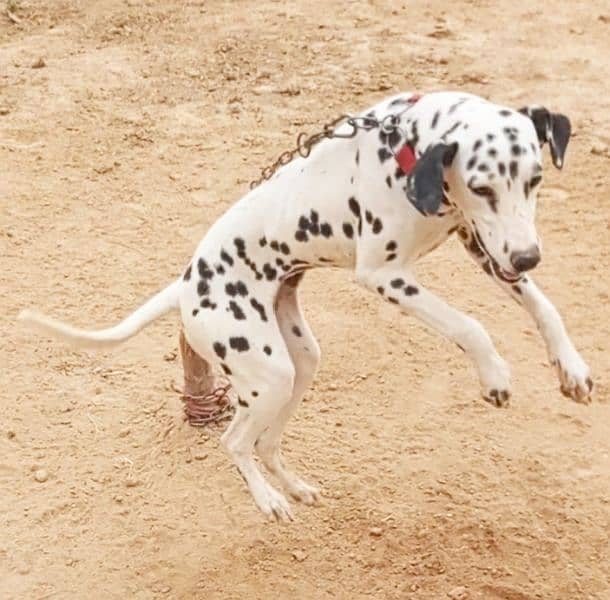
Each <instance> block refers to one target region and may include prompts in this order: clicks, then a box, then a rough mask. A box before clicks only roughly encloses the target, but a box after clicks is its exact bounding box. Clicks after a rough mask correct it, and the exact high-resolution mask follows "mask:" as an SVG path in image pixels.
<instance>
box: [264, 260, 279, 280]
mask: <svg viewBox="0 0 610 600" xmlns="http://www.w3.org/2000/svg"><path fill="white" fill-rule="evenodd" d="M263 273H264V274H265V277H266V278H267V281H273V280H274V279H275V278H276V277H277V269H274V268H273V267H272V266H271V265H270V264H269V263H265V264H264V266H263Z"/></svg>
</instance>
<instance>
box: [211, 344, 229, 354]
mask: <svg viewBox="0 0 610 600" xmlns="http://www.w3.org/2000/svg"><path fill="white" fill-rule="evenodd" d="M213 348H214V352H216V355H217V356H218V357H220V358H224V357H225V356H226V355H227V347H226V346H225V345H224V344H221V343H220V342H214V346H213Z"/></svg>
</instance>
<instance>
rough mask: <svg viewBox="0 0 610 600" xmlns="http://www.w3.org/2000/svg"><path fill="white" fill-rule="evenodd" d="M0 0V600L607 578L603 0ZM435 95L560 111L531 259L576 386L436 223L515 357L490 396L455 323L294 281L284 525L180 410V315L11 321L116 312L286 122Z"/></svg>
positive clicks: (551, 587) (552, 591)
mask: <svg viewBox="0 0 610 600" xmlns="http://www.w3.org/2000/svg"><path fill="white" fill-rule="evenodd" d="M11 4H12V5H15V6H16V8H15V10H14V14H15V16H16V17H17V18H18V19H19V20H20V22H19V23H13V22H11V20H9V18H8V17H7V16H6V12H5V11H4V6H5V3H4V2H1V3H0V8H1V9H2V10H1V13H2V14H0V44H1V51H0V165H1V171H0V204H1V221H0V282H1V287H0V298H1V301H2V311H1V313H0V328H1V329H0V331H1V332H2V339H1V341H0V361H1V362H0V364H2V367H3V368H2V372H1V377H2V384H1V389H0V393H1V404H0V409H1V414H2V419H1V435H0V486H1V493H0V524H1V526H0V597H2V598H7V599H8V598H11V599H12V598H15V599H32V600H36V599H42V598H70V599H72V598H84V597H89V598H137V599H144V598H184V599H187V598H188V599H190V598H231V599H233V598H236V599H237V598H250V599H257V598H269V597H275V598H330V597H334V598H350V599H351V598H368V597H371V598H382V599H394V598H422V599H442V598H447V597H449V598H453V599H454V600H465V599H469V600H470V599H491V600H495V599H503V600H530V599H534V598H540V599H544V600H555V599H593V598H595V599H608V598H610V589H609V587H610V584H609V581H608V573H609V572H610V559H609V555H610V552H609V551H610V548H609V542H608V539H609V533H610V380H609V375H608V369H609V367H610V361H609V358H608V353H607V350H608V348H607V344H608V338H609V336H610V305H609V303H608V293H609V290H608V281H609V278H608V267H609V266H610V264H609V263H610V261H609V246H608V235H609V221H608V219H609V217H608V198H609V196H608V186H609V184H610V177H609V175H608V173H609V166H610V162H609V156H608V151H607V147H608V144H609V143H610V112H609V110H608V81H610V62H609V61H608V56H610V42H609V39H610V6H609V5H608V3H607V0H587V1H586V2H584V1H573V2H563V3H553V6H552V9H551V7H550V6H549V8H544V9H543V8H539V9H537V8H533V7H535V6H537V5H536V4H535V3H532V2H530V1H526V0H513V1H512V2H493V1H492V0H454V1H452V2H451V3H449V2H440V1H438V0H432V1H428V2H424V1H423V0H414V1H412V2H408V3H407V2H404V3H400V2H398V3H395V2H394V3H392V2H382V1H380V0H369V1H368V2H364V1H354V2H349V1H347V0H327V1H326V2H324V3H322V2H319V3H318V2H311V1H309V2H306V1H304V0H299V1H296V2H277V1H272V0H261V1H260V2H232V3H231V2H221V1H217V0H208V1H205V2H204V1H178V0H167V1H165V2H160V1H152V0H148V1H135V0H99V1H97V2H88V1H85V0H71V1H68V0H49V1H46V2H39V1H35V0H15V1H14V2H12V3H11ZM41 58H42V60H43V63H44V66H42V65H41V63H40V62H39V59H41ZM37 63H38V64H37ZM34 66H38V67H40V68H34ZM440 88H460V89H465V90H468V91H471V92H474V93H480V94H483V95H486V96H489V97H492V98H494V99H496V100H497V101H501V102H505V103H507V104H510V105H513V106H515V107H518V106H520V105H523V104H526V103H529V102H539V103H544V104H546V105H547V106H549V107H551V108H553V109H554V110H559V111H562V112H565V113H567V114H568V115H570V116H571V117H572V120H573V124H574V128H575V137H574V139H573V141H572V144H571V147H570V149H569V154H568V162H567V165H566V168H565V170H564V171H563V172H562V173H556V172H552V169H548V171H547V177H546V182H545V185H544V189H543V192H542V195H541V200H540V209H539V227H540V230H541V232H542V234H543V236H544V241H545V252H544V260H543V263H542V265H541V266H540V267H539V269H538V274H537V279H538V281H539V282H540V284H541V285H542V287H543V288H544V289H545V290H546V291H547V292H548V294H549V296H550V297H551V298H552V299H553V300H554V301H555V302H556V304H557V306H558V307H559V309H560V310H561V312H562V313H563V315H564V316H565V320H566V323H567V325H568V327H569V329H570V331H571V333H572V335H573V338H574V340H575V342H576V344H577V346H578V347H579V348H580V349H581V351H582V352H583V354H584V356H585V358H586V359H587V360H588V361H589V362H590V364H591V366H592V368H593V371H594V374H595V378H596V384H597V388H596V393H595V399H594V403H593V404H592V405H590V406H580V405H576V404H573V403H570V402H569V401H567V400H565V399H564V398H563V397H562V396H561V395H560V394H559V391H558V385H557V382H556V381H555V376H554V373H553V371H552V370H551V369H550V368H549V365H548V363H547V360H546V353H545V350H544V347H543V344H542V342H541V340H540V339H539V336H538V335H537V332H536V330H535V327H534V326H533V325H532V323H531V321H530V320H529V318H528V317H527V316H526V315H525V314H524V313H522V312H521V311H520V309H519V308H518V307H517V306H516V305H514V304H513V303H512V301H510V300H509V299H508V298H506V297H505V296H504V295H503V294H502V292H501V291H500V290H499V289H496V288H495V287H494V286H493V284H491V283H490V282H489V281H488V280H487V278H486V277H485V276H484V275H483V274H482V273H479V272H478V271H477V268H476V267H475V266H474V264H471V263H470V262H469V260H468V259H467V258H466V256H465V253H464V252H463V251H462V249H461V248H460V247H459V245H458V244H457V243H455V241H451V242H449V243H448V244H446V245H445V246H444V247H442V248H440V249H439V250H438V251H436V252H435V253H434V254H433V255H432V256H430V257H429V258H428V259H426V260H425V261H424V262H423V263H422V266H421V268H420V269H419V274H420V277H421V279H422V281H423V282H424V283H426V284H427V285H429V286H430V287H431V288H432V289H435V290H437V291H438V292H439V293H441V294H442V295H443V296H444V297H445V298H448V299H451V301H452V302H453V303H454V304H455V305H456V306H458V307H460V308H462V309H464V310H467V311H468V312H470V313H471V314H473V315H475V316H477V317H478V318H480V319H481V320H482V322H483V323H484V324H485V325H486V326H487V327H488V328H489V330H490V332H491V334H492V336H493V337H494V339H495V340H496V341H497V344H498V347H499V349H500V350H501V352H502V353H503V355H504V356H505V357H506V358H507V359H508V360H509V361H510V362H511V364H512V367H513V373H514V401H513V403H512V407H511V408H510V410H508V411H498V410H494V409H492V408H490V407H489V406H487V405H486V404H484V403H483V402H482V401H481V400H479V390H478V383H477V380H476V375H475V373H474V370H473V368H472V367H471V366H470V365H469V364H467V362H466V361H465V359H464V358H463V356H462V355H461V353H459V352H457V351H456V349H455V347H454V346H453V345H452V344H449V343H448V342H445V341H444V340H442V339H440V338H439V337H437V336H436V335H434V334H432V333H429V332H428V331H426V330H425V329H424V328H423V327H421V326H420V325H419V324H418V323H417V322H415V321H414V320H413V319H409V318H406V317H401V316H400V315H399V314H398V312H397V311H396V310H395V309H394V308H393V307H391V306H385V305H383V304H381V303H380V302H379V301H378V300H376V299H375V298H374V297H372V296H369V295H368V294H366V293H365V292H363V291H361V290H360V289H359V288H358V287H356V286H355V285H354V283H353V281H352V280H351V276H350V275H349V274H346V273H344V272H340V271H336V272H335V271H331V270H329V271H328V272H320V273H313V274H312V275H310V276H308V277H307V278H306V282H305V284H304V290H303V295H304V303H305V306H306V312H307V315H308V317H309V319H310V321H311V323H312V325H313V328H314V330H315V331H317V333H318V334H319V338H320V342H321V345H322V348H323V351H324V357H323V363H322V366H321V370H320V373H319V376H318V378H317V380H316V383H315V386H314V388H313V389H312V390H311V391H310V392H309V393H308V394H307V397H306V401H305V402H304V404H303V406H302V408H301V410H300V411H299V413H298V416H297V417H296V418H295V419H294V421H293V422H292V423H291V426H290V431H289V433H288V435H287V437H286V444H285V455H286V457H287V459H288V461H289V462H290V463H292V464H293V465H295V466H296V467H297V468H298V469H299V470H300V471H301V472H302V474H303V475H304V476H305V477H306V479H308V480H311V481H312V482H317V483H318V484H320V486H321V488H322V490H323V493H324V502H323V504H322V505H321V506H320V507H318V508H307V507H301V506H295V507H294V509H295V512H296V522H295V523H293V524H291V525H287V526H280V525H277V524H272V523H265V522H264V521H263V519H262V518H261V515H260V514H259V513H258V512H257V511H256V509H255V507H254V504H253V502H252V501H251V499H250V497H249V495H248V493H247V492H246V490H245V487H244V485H243V483H242V481H241V479H240V478H239V476H238V475H237V474H236V473H235V470H234V469H233V468H232V467H231V466H230V463H229V461H228V459H227V458H226V457H225V455H224V453H223V452H222V451H221V450H220V449H219V447H218V444H217V438H218V432H217V431H211V432H207V433H206V432H203V431H200V430H195V429H193V428H190V427H188V426H186V425H183V424H181V421H180V402H179V399H178V397H177V395H176V394H175V393H174V392H173V391H172V389H171V384H172V381H176V382H180V379H181V367H180V364H179V360H178V359H176V352H177V342H178V336H177V334H178V321H177V319H176V318H168V319H165V320H163V321H161V322H159V323H157V324H155V325H154V326H152V327H150V328H148V329H147V330H146V331H145V332H143V333H142V334H141V335H140V336H139V337H137V338H136V339H134V340H132V341H130V342H129V343H127V344H126V345H124V346H123V347H121V348H119V349H118V350H116V351H114V352H112V353H102V354H90V353H85V352H75V351H72V350H70V349H67V348H66V347H63V346H61V345H60V344H58V343H55V342H51V341H47V340H46V339H38V338H36V337H35V336H33V335H32V334H31V333H30V332H27V331H22V330H20V329H18V328H16V327H15V323H14V318H15V316H16V314H17V312H18V310H19V309H20V308H23V307H25V306H38V307H40V308H41V309H43V310H45V311H47V312H50V313H51V314H54V315H57V316H61V317H64V318H66V319H69V320H71V321H74V322H76V323H79V324H82V325H103V324H108V323H112V322H114V321H116V320H117V319H118V318H119V317H121V316H122V315H124V314H126V313H127V312H128V311H130V310H131V309H132V308H133V307H134V306H136V305H138V304H139V302H140V301H141V300H142V299H143V298H145V297H147V296H149V295H150V294H151V293H152V292H153V291H154V290H157V289H159V288H160V287H161V286H163V285H165V283H166V282H168V281H169V280H170V279H171V278H173V277H174V276H175V275H176V274H177V273H178V272H179V271H180V270H181V269H182V268H183V266H184V265H185V264H186V262H187V261H188V259H189V258H190V256H191V253H192V251H193V249H194V247H195V244H196V242H197V241H198V239H199V238H200V237H201V236H202V234H203V233H204V231H205V230H206V228H207V227H208V226H209V225H210V223H212V222H213V220H214V219H215V218H216V217H217V216H218V215H219V214H220V213H221V212H222V211H224V210H225V209H226V208H227V206H229V205H230V204H231V203H232V202H233V201H234V200H235V199H236V198H237V197H239V196H240V195H241V194H242V193H243V192H244V190H245V189H246V187H247V182H248V181H249V180H250V179H252V178H253V177H254V176H256V175H257V174H258V172H259V169H260V168H261V167H263V166H264V165H266V164H267V163H268V162H269V161H270V160H271V159H272V158H274V157H275V156H276V155H277V154H278V153H279V152H281V151H282V150H284V149H286V148H287V147H289V146H291V145H292V144H293V141H294V138H295V136H296V134H297V133H298V132H299V131H300V130H302V129H305V130H307V131H314V130H315V129H316V128H317V127H318V126H319V125H320V124H321V123H323V122H324V121H326V120H329V119H332V118H333V117H335V116H336V115H337V114H340V113H341V112H344V111H346V110H358V109H360V108H363V107H365V106H367V105H369V104H371V103H373V102H375V101H377V100H378V99H381V98H382V97H384V96H386V95H388V94H390V93H393V92H395V91H398V90H405V89H410V90H418V91H422V92H425V91H427V90H432V89H440ZM548 163H549V164H550V161H548ZM39 480H40V481H39Z"/></svg>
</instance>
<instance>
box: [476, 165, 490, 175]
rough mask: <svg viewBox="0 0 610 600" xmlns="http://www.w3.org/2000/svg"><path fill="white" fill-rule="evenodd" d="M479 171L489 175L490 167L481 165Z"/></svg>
mask: <svg viewBox="0 0 610 600" xmlns="http://www.w3.org/2000/svg"><path fill="white" fill-rule="evenodd" d="M477 171H480V172H481V173H487V171H489V166H488V165H486V164H485V163H481V164H480V165H479V166H478V167H477Z"/></svg>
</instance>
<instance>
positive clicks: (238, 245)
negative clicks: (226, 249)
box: [233, 238, 246, 250]
mask: <svg viewBox="0 0 610 600" xmlns="http://www.w3.org/2000/svg"><path fill="white" fill-rule="evenodd" d="M233 243H234V244H235V247H236V248H237V249H238V250H245V249H246V242H245V241H244V240H243V239H242V238H235V239H234V240H233Z"/></svg>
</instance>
